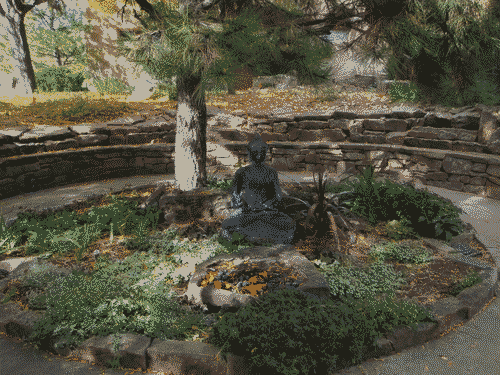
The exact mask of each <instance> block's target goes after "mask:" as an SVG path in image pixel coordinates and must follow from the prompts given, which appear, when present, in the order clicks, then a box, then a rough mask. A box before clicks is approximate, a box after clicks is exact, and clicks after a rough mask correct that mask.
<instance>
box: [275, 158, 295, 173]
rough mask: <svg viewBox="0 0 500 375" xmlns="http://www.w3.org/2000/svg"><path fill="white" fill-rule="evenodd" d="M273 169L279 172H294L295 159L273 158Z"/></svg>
mask: <svg viewBox="0 0 500 375" xmlns="http://www.w3.org/2000/svg"><path fill="white" fill-rule="evenodd" d="M270 166H271V167H272V168H275V169H276V170H278V171H293V170H294V169H295V168H294V167H295V163H294V162H293V158H277V157H275V158H273V159H272V161H271V165H270Z"/></svg>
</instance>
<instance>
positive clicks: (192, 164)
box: [174, 75, 207, 191]
mask: <svg viewBox="0 0 500 375" xmlns="http://www.w3.org/2000/svg"><path fill="white" fill-rule="evenodd" d="M200 82H201V77H200V76H190V75H185V76H182V77H178V78H177V126H176V135H175V160H174V162H175V179H176V185H177V187H178V188H179V189H180V190H182V191H189V190H193V189H196V188H199V187H202V186H205V184H206V181H207V171H206V164H207V106H206V104H205V93H202V95H201V100H200V101H199V102H197V101H196V99H195V96H194V91H195V89H196V87H197V86H198V85H199V83H200Z"/></svg>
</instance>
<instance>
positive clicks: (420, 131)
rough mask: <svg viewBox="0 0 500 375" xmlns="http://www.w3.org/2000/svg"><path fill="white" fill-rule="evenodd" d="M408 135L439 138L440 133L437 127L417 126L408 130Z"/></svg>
mask: <svg viewBox="0 0 500 375" xmlns="http://www.w3.org/2000/svg"><path fill="white" fill-rule="evenodd" d="M408 137H415V138H425V139H437V138H438V133H437V131H436V129H432V128H429V127H420V126H417V127H415V128H412V129H411V130H409V131H408Z"/></svg>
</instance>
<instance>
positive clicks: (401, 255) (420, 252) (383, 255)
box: [369, 242, 432, 264]
mask: <svg viewBox="0 0 500 375" xmlns="http://www.w3.org/2000/svg"><path fill="white" fill-rule="evenodd" d="M369 255H370V256H371V258H372V259H375V260H376V261H384V260H385V259H391V260H395V261H397V262H399V263H409V264H424V263H428V262H430V261H431V260H432V254H431V253H429V252H428V251H427V250H426V249H425V247H423V246H412V245H410V244H407V243H393V242H386V243H382V244H378V245H375V246H373V247H372V249H371V250H370V253H369Z"/></svg>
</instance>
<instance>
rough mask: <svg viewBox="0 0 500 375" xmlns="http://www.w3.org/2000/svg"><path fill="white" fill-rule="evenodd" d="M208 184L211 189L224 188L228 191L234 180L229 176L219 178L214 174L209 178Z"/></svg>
mask: <svg viewBox="0 0 500 375" xmlns="http://www.w3.org/2000/svg"><path fill="white" fill-rule="evenodd" d="M207 186H208V187H209V188H210V189H222V190H226V191H227V190H229V189H230V188H231V187H232V186H233V180H232V179H227V178H224V179H218V178H217V177H216V176H212V177H209V178H208V179H207Z"/></svg>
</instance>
